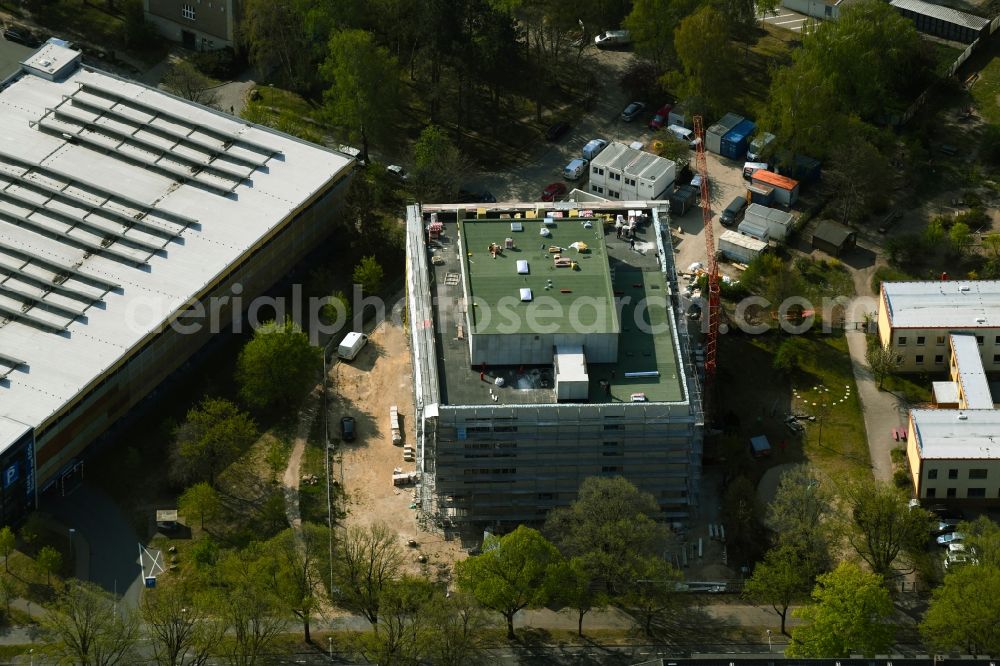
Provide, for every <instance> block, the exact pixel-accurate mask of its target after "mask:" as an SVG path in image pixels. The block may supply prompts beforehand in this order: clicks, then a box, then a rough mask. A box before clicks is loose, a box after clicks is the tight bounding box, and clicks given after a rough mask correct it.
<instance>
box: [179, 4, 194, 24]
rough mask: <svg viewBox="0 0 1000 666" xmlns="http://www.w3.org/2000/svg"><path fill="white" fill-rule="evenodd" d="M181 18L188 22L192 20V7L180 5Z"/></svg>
mask: <svg viewBox="0 0 1000 666" xmlns="http://www.w3.org/2000/svg"><path fill="white" fill-rule="evenodd" d="M181 16H183V17H184V18H186V19H187V20H189V21H193V20H194V5H181Z"/></svg>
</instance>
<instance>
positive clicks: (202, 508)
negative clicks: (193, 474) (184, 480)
mask: <svg viewBox="0 0 1000 666" xmlns="http://www.w3.org/2000/svg"><path fill="white" fill-rule="evenodd" d="M177 507H178V508H179V509H180V513H181V515H183V516H184V517H189V516H190V517H194V516H198V524H199V526H200V527H201V529H205V520H208V521H209V522H211V521H213V520H215V519H216V518H217V517H218V515H219V512H220V511H221V510H222V501H221V500H220V499H219V493H218V492H217V491H216V490H215V488H214V487H212V484H210V483H206V482H204V481H202V482H201V483H196V484H194V485H193V486H191V487H190V488H188V489H187V490H185V491H184V492H183V493H181V496H180V498H179V499H178V500H177Z"/></svg>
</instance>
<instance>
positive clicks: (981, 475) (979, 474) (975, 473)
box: [969, 469, 986, 479]
mask: <svg viewBox="0 0 1000 666" xmlns="http://www.w3.org/2000/svg"><path fill="white" fill-rule="evenodd" d="M969 478H970V479H985V478H986V470H985V469H970V470H969Z"/></svg>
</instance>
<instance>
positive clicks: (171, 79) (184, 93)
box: [163, 58, 216, 106]
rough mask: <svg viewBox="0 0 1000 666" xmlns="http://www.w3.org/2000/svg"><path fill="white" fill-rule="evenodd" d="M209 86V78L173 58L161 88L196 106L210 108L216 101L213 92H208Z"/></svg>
mask: <svg viewBox="0 0 1000 666" xmlns="http://www.w3.org/2000/svg"><path fill="white" fill-rule="evenodd" d="M211 86H212V80H211V79H210V78H208V77H207V76H205V75H204V74H202V73H201V72H199V71H198V68H197V67H195V66H194V65H192V64H191V63H190V62H188V61H187V60H184V59H182V58H174V59H173V60H172V61H171V62H170V66H169V67H168V69H167V73H166V75H165V76H164V77H163V87H165V88H166V89H167V90H169V91H170V92H172V93H174V94H175V95H179V96H180V97H183V98H184V99H189V100H191V101H192V102H195V103H196V104H204V105H206V106H211V105H212V104H214V103H215V100H216V95H215V92H214V91H212V90H210V88H211Z"/></svg>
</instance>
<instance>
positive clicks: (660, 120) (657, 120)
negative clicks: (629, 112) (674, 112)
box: [649, 104, 674, 130]
mask: <svg viewBox="0 0 1000 666" xmlns="http://www.w3.org/2000/svg"><path fill="white" fill-rule="evenodd" d="M672 108H674V105H673V104H664V105H663V106H661V107H660V110H659V111H657V112H656V115H655V116H653V119H652V120H650V121H649V129H655V130H657V129H660V128H661V127H663V126H664V125H666V124H667V117H668V116H669V115H670V109H672Z"/></svg>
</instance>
